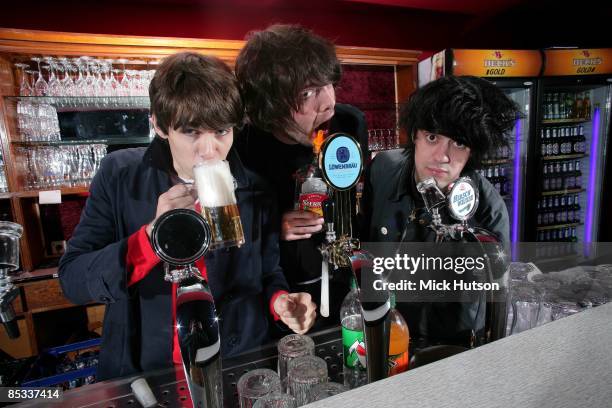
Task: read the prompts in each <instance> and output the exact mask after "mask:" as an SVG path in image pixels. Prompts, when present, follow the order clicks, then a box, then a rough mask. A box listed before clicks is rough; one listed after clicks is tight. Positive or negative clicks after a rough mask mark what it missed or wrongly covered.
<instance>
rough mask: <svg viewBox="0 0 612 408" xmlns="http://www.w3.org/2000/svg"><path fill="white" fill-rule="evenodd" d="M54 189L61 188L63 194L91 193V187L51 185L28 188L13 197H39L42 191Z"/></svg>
mask: <svg viewBox="0 0 612 408" xmlns="http://www.w3.org/2000/svg"><path fill="white" fill-rule="evenodd" d="M53 190H61V192H62V195H89V187H61V188H53V187H49V188H46V189H43V190H26V191H19V192H15V193H12V194H13V197H19V198H24V197H38V194H39V193H40V192H41V191H53Z"/></svg>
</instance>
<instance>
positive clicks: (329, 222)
mask: <svg viewBox="0 0 612 408" xmlns="http://www.w3.org/2000/svg"><path fill="white" fill-rule="evenodd" d="M322 210H323V219H324V221H325V230H326V232H325V243H324V244H321V247H320V248H319V250H320V251H321V256H322V261H321V305H320V308H319V311H320V313H321V316H323V317H329V263H330V256H329V247H330V244H332V243H333V242H334V241H335V240H336V231H335V230H334V202H333V200H331V199H327V200H325V201H324V202H323V204H322Z"/></svg>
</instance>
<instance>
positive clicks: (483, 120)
mask: <svg viewBox="0 0 612 408" xmlns="http://www.w3.org/2000/svg"><path fill="white" fill-rule="evenodd" d="M235 68H236V69H235V72H236V76H234V74H233V73H232V72H231V70H230V69H229V68H228V67H227V66H226V65H225V64H224V63H223V62H221V61H220V60H218V59H216V58H214V57H206V56H201V55H197V54H192V53H182V54H176V55H173V56H170V57H168V58H167V59H166V60H164V62H163V63H162V64H161V65H160V66H159V69H158V70H157V72H156V74H155V77H154V78H153V80H152V82H151V85H150V92H149V94H150V99H151V115H152V122H153V125H154V128H155V131H156V134H157V136H156V137H155V139H154V140H153V141H152V142H151V144H150V146H149V147H147V148H139V149H128V150H122V151H118V152H115V153H112V154H109V155H108V156H107V157H106V158H105V159H104V160H103V162H102V165H101V168H100V170H99V171H98V173H97V174H96V176H95V178H94V180H93V182H92V184H91V188H90V197H89V199H88V201H87V204H86V207H85V209H84V212H83V214H82V217H81V221H80V223H79V225H78V226H77V228H76V230H75V232H74V235H73V238H72V239H71V240H70V241H69V242H68V248H67V251H66V253H65V255H64V256H63V257H62V259H61V261H60V268H59V274H60V281H61V284H62V288H63V290H64V293H65V294H66V296H67V297H68V298H69V299H71V300H72V301H73V302H75V303H87V302H92V301H95V302H104V303H106V304H107V308H106V314H105V318H104V328H103V343H102V348H101V354H100V363H99V368H98V379H107V378H112V377H119V376H125V375H129V374H132V373H135V372H139V371H148V370H154V369H159V368H164V367H168V366H170V365H171V364H172V363H173V362H175V363H179V362H180V356H179V354H178V347H177V341H176V330H175V327H174V308H175V304H174V298H173V296H172V293H173V290H174V288H173V286H172V284H170V283H168V282H165V281H164V279H163V271H162V269H163V268H162V265H161V262H160V260H159V258H158V257H157V255H156V254H155V253H154V252H153V250H152V248H151V244H150V242H149V239H150V233H151V230H150V229H151V225H152V224H153V222H154V220H155V219H157V218H158V217H159V216H160V215H162V214H163V213H165V212H166V211H168V210H171V209H175V208H194V205H195V198H194V194H193V191H192V190H190V189H189V188H188V187H186V186H185V185H184V184H183V183H181V182H180V179H193V170H192V168H193V166H194V165H195V164H197V163H198V162H201V161H205V160H211V159H217V160H227V161H228V162H229V164H230V168H231V171H232V174H233V176H234V177H235V179H236V196H237V200H238V206H239V208H240V215H241V220H242V224H243V228H244V233H245V239H246V243H245V245H243V246H242V247H240V248H232V249H230V250H219V251H210V252H209V253H208V254H207V255H206V256H205V260H204V262H202V261H201V262H199V263H198V264H197V266H198V268H199V269H200V271H201V273H202V274H203V276H206V277H207V280H208V282H209V284H210V287H211V290H212V293H213V296H214V298H215V302H216V304H217V311H218V314H219V318H220V323H221V325H220V326H221V341H222V355H223V356H224V357H231V356H234V355H237V354H239V353H242V352H244V351H246V350H249V349H251V348H254V347H257V346H260V345H262V344H264V343H266V342H267V341H269V340H270V333H271V331H272V328H274V327H275V326H276V328H277V329H279V330H280V331H281V332H282V331H283V330H284V332H285V333H288V332H290V331H294V332H296V333H305V332H307V331H308V330H309V329H310V328H311V327H312V325H313V324H314V322H315V317H316V311H315V309H316V305H315V302H313V299H314V300H318V298H317V297H314V296H311V294H318V290H319V289H318V288H319V286H318V285H319V282H318V280H319V278H320V274H321V257H320V254H319V253H318V250H317V249H316V246H317V245H318V243H320V242H321V239H322V238H321V236H322V235H323V234H321V232H322V229H323V219H322V218H321V217H319V216H318V215H315V214H313V213H309V212H307V211H298V210H294V209H293V200H294V188H295V187H294V186H295V182H294V180H293V175H294V173H295V171H296V170H297V169H298V168H299V167H301V166H302V165H304V164H307V163H308V162H310V161H311V160H312V139H311V135H312V134H313V133H314V132H315V131H317V130H319V129H325V130H329V132H330V133H334V132H344V133H348V134H351V135H353V136H355V137H356V138H358V139H359V140H360V142H361V144H362V146H363V147H366V148H367V128H366V124H365V119H364V115H363V113H362V112H360V111H359V110H358V109H356V108H354V107H351V106H348V105H341V104H336V99H335V89H334V87H335V85H337V83H338V82H339V80H340V76H341V68H340V64H339V62H338V59H337V57H336V54H335V51H334V46H333V44H331V43H330V42H329V41H327V40H325V39H323V38H321V37H319V36H317V35H315V34H313V33H312V32H310V31H308V30H306V29H304V28H301V27H297V26H281V25H277V26H272V27H270V28H268V29H267V30H265V31H261V32H255V33H253V34H251V36H250V38H249V39H248V41H247V43H246V45H245V47H244V48H243V49H242V50H241V52H240V55H239V56H238V59H237V61H236V67H235ZM236 78H237V79H236ZM245 108H246V119H245V118H244V116H243V113H244V111H245ZM515 114H516V107H515V106H514V105H513V104H512V103H511V102H510V101H509V100H508V99H507V98H506V97H505V96H504V95H503V93H502V92H501V91H500V90H498V89H497V88H495V87H494V86H492V85H489V84H488V83H486V82H485V81H483V80H479V79H476V78H464V79H462V78H443V79H441V80H438V81H436V82H434V83H433V84H430V85H428V86H426V87H425V88H423V89H421V90H419V91H417V93H416V94H415V95H413V96H412V98H411V99H410V102H409V104H408V105H407V108H406V109H403V110H402V113H401V115H400V126H402V128H404V129H405V130H407V133H408V135H409V136H411V139H410V142H409V145H408V147H407V148H406V149H405V150H404V151H403V152H399V151H395V152H390V153H384V154H381V155H379V156H377V157H376V159H375V160H374V161H373V162H372V165H371V169H370V170H369V173H368V175H367V178H366V180H365V184H366V191H365V192H364V205H363V208H364V214H362V217H361V218H362V220H363V223H362V228H361V230H362V231H363V235H362V237H361V239H362V240H363V241H368V240H380V241H389V240H391V241H392V240H394V239H397V234H398V233H401V231H399V229H393V227H391V228H390V226H389V225H387V220H386V217H387V216H390V215H391V213H392V212H396V211H400V212H401V213H402V214H406V216H407V215H408V213H409V212H410V211H412V210H413V209H414V208H416V207H418V206H419V205H420V203H419V201H418V200H419V195H418V194H415V191H414V190H415V189H414V184H415V181H418V180H421V179H423V178H425V177H429V176H433V177H434V178H435V179H436V181H437V182H438V184H439V186H440V187H441V188H444V187H446V185H447V184H448V183H450V182H452V181H453V180H454V179H456V178H457V177H459V175H460V174H463V173H464V172H465V171H468V170H469V169H471V168H472V167H475V166H477V164H478V162H479V160H478V159H479V158H480V157H481V155H482V154H484V152H486V151H487V150H488V149H489V148H490V147H492V146H496V145H498V144H501V143H504V133H505V132H506V131H507V130H508V129H509V128H511V127H512V125H513V122H514V117H515ZM234 129H236V130H238V131H239V132H240V133H239V134H237V135H236V136H234ZM234 139H236V144H235V145H233V144H234ZM364 157H365V156H364ZM470 176H472V177H473V178H475V179H476V180H477V184H478V186H479V189H480V190H481V197H485V200H484V204H483V201H481V206H482V207H483V208H482V209H480V208H479V215H477V217H476V220H477V222H478V223H480V224H481V225H482V226H483V227H485V228H489V229H491V230H493V231H494V232H495V233H496V234H497V235H498V238H499V239H500V240H501V241H505V240H507V237H508V215H507V213H506V210H505V207H504V205H503V201H501V198H500V197H499V195H497V193H496V191H495V190H494V189H493V188H492V187H491V185H490V184H489V183H488V182H487V181H486V179H484V178H481V177H479V176H478V175H477V174H476V173H470ZM278 214H280V216H279V215H278ZM401 225H405V222H403V223H402V224H401ZM417 228H418V227H417V226H415V231H416V229H417ZM381 231H390V233H384V232H381ZM381 234H382V235H381ZM414 239H415V240H417V239H420V238H419V234H417V233H415V238H414ZM279 242H280V247H279ZM287 281H288V282H289V283H287ZM347 290H348V287H346V288H344V290H343V288H341V287H338V288H335V289H334V290H333V291H332V299H336V300H337V301H338V302H339V301H341V299H342V298H343V296H344V293H346V291H347ZM289 292H292V293H289ZM338 305H339V303H338ZM332 313H336V312H335V311H334V308H332ZM328 320H329V321H330V322H331V323H332V324H337V313H336V314H331V315H330V318H328ZM411 329H412V327H411Z"/></svg>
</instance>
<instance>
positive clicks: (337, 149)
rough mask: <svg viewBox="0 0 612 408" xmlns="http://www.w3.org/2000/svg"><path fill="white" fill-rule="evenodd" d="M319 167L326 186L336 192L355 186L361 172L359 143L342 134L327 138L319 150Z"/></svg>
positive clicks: (361, 162) (361, 163)
mask: <svg viewBox="0 0 612 408" xmlns="http://www.w3.org/2000/svg"><path fill="white" fill-rule="evenodd" d="M320 165H321V170H322V171H323V177H324V179H325V181H326V182H327V184H329V185H330V186H331V187H332V188H334V189H336V190H348V189H349V188H351V187H353V186H354V185H355V184H357V182H358V181H359V177H360V176H361V171H362V170H363V157H362V154H361V148H360V147H359V143H358V142H357V141H356V140H355V139H354V138H353V137H352V136H349V135H347V134H344V133H335V134H333V135H331V136H329V137H328V138H327V139H325V143H324V144H323V146H322V148H321V163H320Z"/></svg>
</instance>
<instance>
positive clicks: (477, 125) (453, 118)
mask: <svg viewBox="0 0 612 408" xmlns="http://www.w3.org/2000/svg"><path fill="white" fill-rule="evenodd" d="M518 115H519V109H518V107H517V105H516V104H515V103H514V102H513V101H512V100H511V99H510V98H508V97H507V96H506V95H505V94H504V93H503V91H502V90H501V89H499V88H498V87H496V86H495V85H493V84H491V83H490V82H488V81H486V80H484V79H480V78H476V77H452V76H448V77H443V78H440V79H438V80H436V81H433V82H430V83H429V84H427V85H425V86H424V87H422V88H420V89H419V90H417V91H416V92H415V93H414V94H413V95H412V96H411V97H410V99H409V100H408V102H407V104H406V105H404V106H403V107H402V109H401V112H400V119H399V125H400V127H401V128H402V129H403V130H405V131H406V134H407V135H408V138H409V139H408V145H407V146H406V148H405V149H404V150H403V151H400V150H395V151H390V152H383V153H380V154H378V155H377V156H376V157H375V159H374V160H373V161H372V163H371V165H370V167H369V168H368V170H367V172H366V180H365V185H364V195H363V200H362V207H361V209H362V214H361V215H362V219H363V223H362V233H361V240H362V241H364V242H367V241H370V242H400V241H403V242H421V241H423V242H428V241H432V242H433V239H434V236H435V234H434V232H433V231H432V230H431V229H429V228H427V227H426V226H427V225H428V224H429V223H430V221H431V217H430V215H429V214H428V212H427V211H426V210H425V208H424V202H423V199H422V197H421V194H420V193H419V192H418V191H417V188H416V185H417V183H419V182H420V181H423V180H425V179H427V178H430V177H433V178H434V179H435V181H436V183H437V185H438V187H439V188H440V189H441V190H442V191H443V192H444V191H445V190H446V189H447V187H448V186H449V184H450V183H452V182H453V181H455V180H456V179H458V178H459V177H461V176H469V177H470V178H471V179H472V180H473V181H474V182H475V184H476V186H477V188H478V192H479V203H478V209H477V211H476V213H475V215H474V217H473V218H472V219H471V220H470V221H469V223H470V224H471V225H475V226H479V227H482V228H484V229H486V230H489V231H490V232H492V233H493V234H494V235H495V236H496V238H497V240H498V241H499V242H502V243H507V242H508V241H509V219H508V211H507V209H506V205H505V203H504V201H503V199H502V198H501V196H500V195H499V193H498V192H497V191H496V190H495V189H494V188H493V186H492V185H491V184H490V183H489V181H488V180H487V179H486V178H484V177H482V176H481V175H480V174H478V173H477V172H475V171H474V169H477V168H479V166H480V162H481V160H482V158H483V156H484V154H485V153H487V152H489V151H492V150H494V149H495V148H497V147H499V146H503V145H505V144H507V143H508V141H507V134H508V132H509V131H510V130H511V129H512V128H513V126H514V123H515V121H516V119H517V117H518ZM442 220H443V222H445V223H449V222H450V221H451V220H450V218H449V216H448V215H447V214H446V213H445V212H443V213H442ZM455 222H456V221H454V222H453V223H455ZM429 306H430V307H428V308H424V307H422V305H418V304H408V303H398V309H399V310H400V311H401V312H402V314H403V315H404V317H405V318H406V320H407V321H408V324H409V326H410V332H411V337H413V338H417V337H419V336H429V337H430V338H429V340H430V341H432V339H433V341H434V342H443V343H446V344H449V343H450V344H460V345H469V342H470V338H471V336H472V331H474V333H476V334H478V331H480V330H482V327H483V322H484V313H483V312H484V308H479V305H478V303H476V304H471V305H469V304H465V305H463V306H460V307H456V306H457V304H454V305H453V306H454V309H453V311H450V312H449V309H448V308H447V309H440V308H437V307H431V305H429ZM436 306H437V305H436ZM436 309H437V313H434V312H435V311H436Z"/></svg>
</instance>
